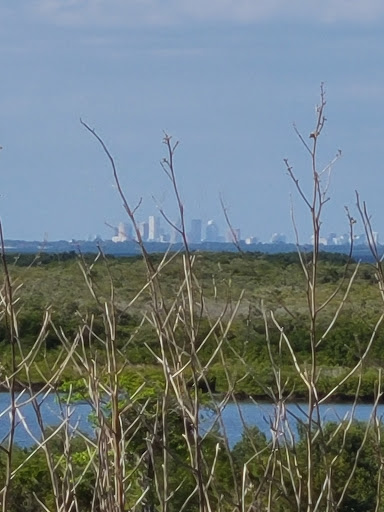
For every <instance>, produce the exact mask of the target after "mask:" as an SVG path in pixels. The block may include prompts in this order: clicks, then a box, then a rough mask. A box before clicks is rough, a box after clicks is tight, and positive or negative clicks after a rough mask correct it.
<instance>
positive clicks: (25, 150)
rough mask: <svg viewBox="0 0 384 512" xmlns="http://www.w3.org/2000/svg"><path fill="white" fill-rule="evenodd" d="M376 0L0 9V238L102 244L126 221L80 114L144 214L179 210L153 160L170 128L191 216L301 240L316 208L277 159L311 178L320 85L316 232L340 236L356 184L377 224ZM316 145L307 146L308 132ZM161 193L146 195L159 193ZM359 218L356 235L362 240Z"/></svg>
mask: <svg viewBox="0 0 384 512" xmlns="http://www.w3.org/2000/svg"><path fill="white" fill-rule="evenodd" d="M383 23H384V4H382V3H380V2H378V1H377V0H367V1H366V2H364V4H362V3H361V2H358V1H357V0H354V1H349V2H347V1H346V0H332V2H331V1H330V0H328V1H325V2H323V3H321V4H318V5H311V6H309V5H308V3H307V2H304V0H295V1H293V2H290V3H289V6H288V5H287V4H286V3H285V2H283V0H276V1H274V2H260V3H256V2H255V3H254V5H253V4H252V3H250V2H248V1H247V0H239V1H238V2H236V3H233V2H228V1H226V0H221V1H220V2H219V1H218V0H212V1H211V2H210V3H208V4H206V3H203V2H201V1H197V2H193V3H191V2H189V1H187V0H180V1H179V2H178V3H174V2H171V1H170V0H166V1H165V2H160V1H159V0H148V2H142V3H138V2H133V1H123V0H109V1H108V2H107V1H106V0H101V1H100V2H89V1H85V2H84V1H80V0H73V1H72V2H68V3H67V2H62V1H60V0H35V1H33V2H27V1H26V0H20V1H19V2H17V3H16V2H15V3H12V4H10V5H9V6H6V7H4V6H2V7H0V27H1V31H0V37H1V43H2V44H1V52H0V62H1V65H2V70H3V74H2V85H1V94H0V107H1V113H2V115H1V123H0V145H1V146H2V147H3V149H2V151H0V173H1V189H0V201H1V203H0V217H1V220H2V222H3V226H4V233H5V237H6V238H8V239H25V240H42V239H43V238H45V237H47V238H48V239H49V240H60V239H64V240H69V239H72V238H75V239H82V238H85V237H86V236H87V235H88V234H99V235H101V236H102V237H103V238H108V237H110V236H111V231H110V229H109V228H108V227H107V226H105V222H108V223H110V224H111V225H117V224H118V223H119V222H120V221H124V220H125V216H124V211H123V208H122V206H121V201H120V200H119V197H118V195H117V191H116V190H115V188H114V184H113V179H112V173H111V169H110V167H109V164H108V161H107V159H106V157H105V155H103V153H102V151H101V149H100V147H99V145H98V144H97V142H96V141H95V140H94V139H93V138H92V137H91V136H90V134H89V133H87V132H86V131H85V129H84V128H83V127H82V126H81V125H80V122H79V118H80V117H81V118H82V119H83V120H84V121H86V122H87V123H89V124H90V125H91V126H92V127H94V128H95V129H96V130H97V132H98V133H99V134H100V135H101V136H102V137H103V138H104V140H105V142H106V143H107V145H108V147H109V149H110V150H111V152H112V154H113V156H114V157H115V159H116V163H117V166H118V170H119V173H120V177H121V182H122V185H123V187H124V189H125V191H126V194H127V198H128V200H129V201H130V202H131V203H132V204H133V205H134V204H136V203H137V201H138V200H139V198H140V197H142V198H143V203H142V206H141V208H140V210H139V212H138V217H139V218H140V219H144V218H146V217H148V215H152V214H154V213H155V212H156V208H157V206H160V207H163V208H164V209H165V210H166V211H167V213H168V215H169V216H170V217H171V218H175V217H176V208H175V206H174V201H173V197H172V191H171V189H170V187H169V182H168V180H167V178H166V176H165V175H164V173H163V172H162V170H161V167H160V163H159V162H160V160H161V158H162V157H163V156H164V155H165V153H164V151H165V147H164V146H163V145H162V137H163V130H165V131H166V132H167V133H169V134H172V135H173V136H174V140H180V146H179V147H178V149H177V154H176V172H177V176H178V181H179V186H180V191H181V195H182V197H183V200H184V204H185V209H186V212H187V215H188V218H189V219H191V218H202V219H203V220H207V219H211V218H212V219H215V221H216V222H217V223H218V224H220V226H221V227H222V230H224V229H225V227H224V226H225V221H224V219H223V214H222V212H221V207H220V199H219V197H220V195H221V196H222V197H223V200H224V202H225V204H226V206H227V208H228V212H229V214H230V216H231V220H232V224H233V226H234V227H239V228H240V229H241V232H242V234H244V237H245V236H251V235H253V236H256V237H258V238H259V239H260V240H268V239H269V238H270V237H271V234H272V233H274V232H281V233H285V234H286V236H287V239H288V240H293V238H294V236H293V230H292V221H291V214H290V208H291V197H292V202H293V205H294V212H295V218H296V221H297V224H298V227H299V230H300V238H301V240H302V241H303V242H306V241H307V240H308V238H309V236H310V225H309V220H308V219H309V217H308V215H307V212H306V211H305V208H304V207H303V204H302V203H301V202H300V200H299V198H298V197H297V194H296V193H295V191H294V187H293V185H292V183H291V182H290V180H289V177H288V176H287V175H286V171H285V166H284V163H283V159H284V158H288V159H289V161H290V163H291V164H292V165H293V166H294V169H295V172H296V173H297V176H298V178H299V179H300V183H301V184H302V185H303V187H305V188H306V190H308V187H310V185H311V183H310V176H311V171H310V162H309V160H308V155H307V154H306V151H305V149H304V148H303V146H302V145H301V143H300V141H299V140H298V139H297V137H296V135H295V133H294V131H293V129H292V123H293V122H295V123H296V125H297V126H298V128H299V129H300V130H301V131H302V133H303V136H304V137H308V136H309V134H310V132H311V130H312V127H313V123H314V120H315V106H316V104H317V103H318V101H319V88H320V83H321V82H324V83H325V88H326V94H327V102H328V104H327V112H326V117H327V124H326V127H325V130H324V136H323V137H322V140H321V144H320V153H319V156H320V162H321V163H324V165H325V164H326V163H327V162H328V160H329V159H331V158H333V156H334V155H335V153H336V152H337V150H339V149H341V150H342V152H343V157H342V158H341V159H340V161H339V162H337V164H336V166H335V168H334V171H333V173H332V180H331V187H330V196H331V201H330V202H329V203H328V204H327V206H326V209H325V215H324V219H323V220H324V224H323V231H324V234H327V233H329V232H331V231H332V232H336V233H339V234H342V233H345V232H346V231H348V222H347V219H346V216H345V213H344V206H345V205H348V206H349V207H350V209H351V212H352V214H353V215H355V216H356V217H357V215H356V212H355V208H354V203H355V190H356V189H357V190H358V191H359V192H360V194H361V197H362V198H363V199H365V200H366V201H367V202H368V206H369V210H370V212H371V213H372V215H373V224H374V228H375V230H377V231H379V233H380V232H384V223H383V221H382V220H381V218H382V217H383V206H382V201H381V190H382V188H383V186H384V173H383V172H381V162H382V161H383V152H384V148H383V144H382V137H383V134H382V132H383V126H382V120H381V115H380V114H381V108H382V106H383V102H384V94H383V92H384V80H383V75H384V70H383V67H382V66H381V64H382V62H383V58H382V57H383V53H384V48H383V46H382V44H381V39H382V28H383ZM308 140H309V139H308ZM153 196H155V199H153ZM362 231H363V229H362V226H361V224H358V225H357V227H356V232H358V233H359V232H362Z"/></svg>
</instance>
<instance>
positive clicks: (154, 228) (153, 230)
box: [148, 215, 160, 242]
mask: <svg viewBox="0 0 384 512" xmlns="http://www.w3.org/2000/svg"><path fill="white" fill-rule="evenodd" d="M159 237H160V219H159V217H155V216H154V215H150V216H149V217H148V242H156V241H157V240H158V239H159Z"/></svg>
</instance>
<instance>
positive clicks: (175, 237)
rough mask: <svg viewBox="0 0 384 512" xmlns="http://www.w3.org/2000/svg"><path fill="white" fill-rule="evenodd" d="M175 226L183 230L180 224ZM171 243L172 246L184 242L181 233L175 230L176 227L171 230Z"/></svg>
mask: <svg viewBox="0 0 384 512" xmlns="http://www.w3.org/2000/svg"><path fill="white" fill-rule="evenodd" d="M174 225H175V226H176V227H177V228H179V229H180V228H181V224H180V222H174ZM169 241H170V242H171V244H179V243H181V241H182V238H181V235H180V233H179V231H177V229H175V228H174V227H172V228H171V233H170V237H169Z"/></svg>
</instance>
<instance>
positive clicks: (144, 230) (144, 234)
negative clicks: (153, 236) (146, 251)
mask: <svg viewBox="0 0 384 512" xmlns="http://www.w3.org/2000/svg"><path fill="white" fill-rule="evenodd" d="M139 232H140V235H141V238H142V239H143V241H144V242H146V241H147V240H148V234H149V226H148V222H140V223H139Z"/></svg>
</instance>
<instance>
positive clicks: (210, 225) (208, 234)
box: [205, 220, 219, 242]
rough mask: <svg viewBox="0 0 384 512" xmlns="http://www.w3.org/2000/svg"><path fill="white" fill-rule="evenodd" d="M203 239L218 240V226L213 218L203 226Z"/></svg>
mask: <svg viewBox="0 0 384 512" xmlns="http://www.w3.org/2000/svg"><path fill="white" fill-rule="evenodd" d="M205 240H206V241H207V242H218V241H219V228H218V227H217V224H216V223H215V221H213V220H209V221H208V222H207V227H206V228H205Z"/></svg>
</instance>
